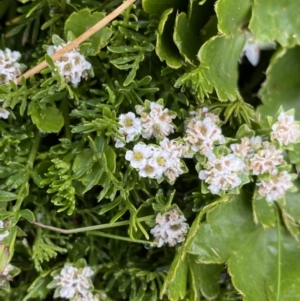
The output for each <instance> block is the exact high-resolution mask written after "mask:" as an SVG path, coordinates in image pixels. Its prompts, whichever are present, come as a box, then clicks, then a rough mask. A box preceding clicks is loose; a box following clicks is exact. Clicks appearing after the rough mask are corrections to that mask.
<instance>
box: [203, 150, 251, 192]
mask: <svg viewBox="0 0 300 301" xmlns="http://www.w3.org/2000/svg"><path fill="white" fill-rule="evenodd" d="M204 168H205V169H204V170H201V171H200V172H199V179H200V180H204V181H205V183H207V184H208V185H209V186H208V187H207V188H208V189H209V190H210V192H211V193H212V194H218V193H219V192H220V190H223V191H228V190H232V189H234V188H235V187H238V186H239V185H241V184H242V180H241V178H240V177H239V175H240V174H241V173H243V171H244V170H245V163H244V162H243V161H242V160H241V159H240V158H239V157H237V156H236V155H234V154H229V155H226V156H221V157H220V158H217V157H216V156H215V155H213V154H211V155H210V156H209V157H208V160H207V162H206V163H205V164H204Z"/></svg>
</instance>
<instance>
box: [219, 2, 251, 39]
mask: <svg viewBox="0 0 300 301" xmlns="http://www.w3.org/2000/svg"><path fill="white" fill-rule="evenodd" d="M251 6H252V1H251V0H243V1H236V0H219V1H218V2H217V3H216V13H217V16H218V20H219V22H218V29H219V31H220V32H221V33H223V34H225V35H227V36H232V35H235V34H240V33H241V29H242V26H244V25H246V24H247V23H248V22H249V19H250V16H251Z"/></svg>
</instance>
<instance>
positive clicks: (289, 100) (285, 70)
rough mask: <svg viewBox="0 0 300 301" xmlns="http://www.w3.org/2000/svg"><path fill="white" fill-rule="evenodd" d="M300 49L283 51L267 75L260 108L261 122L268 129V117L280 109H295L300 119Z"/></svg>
mask: <svg viewBox="0 0 300 301" xmlns="http://www.w3.org/2000/svg"><path fill="white" fill-rule="evenodd" d="M299 70H300V47H295V48H293V49H281V50H279V51H278V52H277V53H276V54H275V55H274V57H273V58H272V61H271V64H270V65H269V67H268V69H267V72H266V75H267V79H266V81H265V82H264V84H263V86H262V88H261V89H260V90H259V97H260V98H261V100H262V102H263V105H261V106H260V107H259V112H260V114H261V122H262V124H263V125H264V126H265V127H267V126H268V123H267V119H266V118H265V117H266V116H272V115H273V116H274V115H275V114H276V113H277V111H278V109H279V107H280V106H282V107H283V109H284V110H285V111H286V110H289V109H292V108H294V109H295V117H296V119H298V120H299V119H300V85H299Z"/></svg>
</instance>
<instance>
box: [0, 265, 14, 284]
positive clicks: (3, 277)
mask: <svg viewBox="0 0 300 301" xmlns="http://www.w3.org/2000/svg"><path fill="white" fill-rule="evenodd" d="M13 269H14V266H13V265H11V264H10V263H9V264H8V265H7V266H6V267H5V269H4V271H3V272H2V273H1V274H0V286H4V285H5V284H6V282H7V281H12V279H13V277H12V276H11V275H10V272H11V271H13Z"/></svg>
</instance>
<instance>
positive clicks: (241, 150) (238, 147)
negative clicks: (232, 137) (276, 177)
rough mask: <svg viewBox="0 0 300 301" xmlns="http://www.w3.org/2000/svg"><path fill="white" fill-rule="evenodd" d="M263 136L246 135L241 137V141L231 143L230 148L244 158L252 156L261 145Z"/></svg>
mask: <svg viewBox="0 0 300 301" xmlns="http://www.w3.org/2000/svg"><path fill="white" fill-rule="evenodd" d="M261 144H262V138H261V137H260V136H255V137H251V138H250V139H249V138H248V137H244V138H242V139H241V143H239V144H238V143H234V144H231V145H230V148H231V150H232V152H233V153H234V154H236V155H237V156H240V157H241V158H242V159H248V158H250V157H251V156H252V155H253V154H254V152H255V151H256V150H258V149H259V148H260V147H261Z"/></svg>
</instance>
